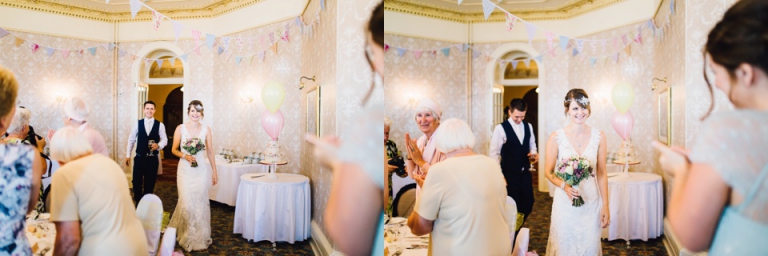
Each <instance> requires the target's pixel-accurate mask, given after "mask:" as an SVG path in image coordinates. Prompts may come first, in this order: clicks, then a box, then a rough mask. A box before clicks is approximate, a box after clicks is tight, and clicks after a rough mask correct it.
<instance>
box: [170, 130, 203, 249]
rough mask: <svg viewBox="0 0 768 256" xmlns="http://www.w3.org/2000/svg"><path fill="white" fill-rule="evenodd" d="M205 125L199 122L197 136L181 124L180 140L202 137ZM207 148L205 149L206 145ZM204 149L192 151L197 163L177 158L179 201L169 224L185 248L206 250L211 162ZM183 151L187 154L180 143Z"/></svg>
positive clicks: (182, 142) (182, 141)
mask: <svg viewBox="0 0 768 256" xmlns="http://www.w3.org/2000/svg"><path fill="white" fill-rule="evenodd" d="M207 129H208V128H207V127H206V126H205V125H202V127H201V128H200V133H199V134H198V135H197V136H191V135H190V134H189V132H187V126H186V125H185V124H183V125H182V126H181V144H182V145H183V144H184V142H185V141H187V139H189V138H191V137H197V138H200V139H201V140H202V141H205V137H206V133H207ZM206 150H207V149H206ZM206 150H203V151H200V152H197V154H196V155H193V156H194V157H195V159H196V161H197V167H192V166H190V163H189V162H187V161H186V160H184V159H181V160H179V167H178V169H177V173H176V183H177V186H178V187H179V201H178V203H176V210H175V211H173V217H171V221H170V223H169V224H168V226H169V227H174V228H176V240H177V241H179V245H181V247H182V248H184V249H185V250H187V251H197V250H205V249H207V248H208V246H209V245H211V242H212V240H211V205H210V202H208V188H210V186H211V182H212V181H211V175H212V174H211V164H210V163H209V162H208V156H207V155H206ZM181 151H182V152H184V153H185V154H189V152H188V151H187V150H184V148H183V147H182V149H181Z"/></svg>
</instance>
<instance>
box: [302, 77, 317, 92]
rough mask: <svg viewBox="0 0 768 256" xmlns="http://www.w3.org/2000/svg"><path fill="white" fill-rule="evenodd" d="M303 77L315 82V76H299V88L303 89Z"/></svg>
mask: <svg viewBox="0 0 768 256" xmlns="http://www.w3.org/2000/svg"><path fill="white" fill-rule="evenodd" d="M304 79H307V80H312V82H315V76H312V78H309V77H306V76H302V77H301V78H299V90H301V89H304V82H303V81H304Z"/></svg>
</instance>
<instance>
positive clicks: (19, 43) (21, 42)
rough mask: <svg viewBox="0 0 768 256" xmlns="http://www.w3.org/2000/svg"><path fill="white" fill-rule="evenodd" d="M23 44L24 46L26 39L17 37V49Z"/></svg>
mask: <svg viewBox="0 0 768 256" xmlns="http://www.w3.org/2000/svg"><path fill="white" fill-rule="evenodd" d="M22 44H24V39H21V38H19V37H17V38H16V47H19V46H21V45H22Z"/></svg>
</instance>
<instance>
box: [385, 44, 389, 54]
mask: <svg viewBox="0 0 768 256" xmlns="http://www.w3.org/2000/svg"><path fill="white" fill-rule="evenodd" d="M387 51H389V45H388V44H384V53H386V52H387Z"/></svg>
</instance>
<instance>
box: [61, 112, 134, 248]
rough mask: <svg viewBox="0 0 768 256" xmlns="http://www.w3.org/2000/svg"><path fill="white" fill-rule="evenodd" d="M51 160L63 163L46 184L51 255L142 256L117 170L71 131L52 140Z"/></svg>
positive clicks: (122, 179)
mask: <svg viewBox="0 0 768 256" xmlns="http://www.w3.org/2000/svg"><path fill="white" fill-rule="evenodd" d="M50 147H51V157H52V158H54V159H56V160H58V161H59V162H61V163H63V164H62V166H61V168H59V170H58V171H56V173H54V174H53V181H52V183H51V221H53V222H54V224H56V242H55V244H54V254H55V255H75V254H80V255H147V254H148V253H149V250H148V249H147V238H146V235H145V234H144V227H143V226H142V224H141V221H140V220H139V218H138V217H137V216H136V210H135V208H134V207H133V201H132V200H131V195H130V193H129V190H128V183H127V182H126V181H125V174H124V173H123V169H122V167H120V165H118V164H117V163H116V162H115V161H114V160H112V159H111V158H108V157H106V156H103V155H101V154H93V148H92V147H91V143H90V142H89V141H88V139H87V138H86V135H84V134H83V133H82V132H80V131H79V130H78V129H77V128H74V127H64V128H61V129H59V130H58V131H56V133H55V135H54V136H53V138H51V143H50Z"/></svg>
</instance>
